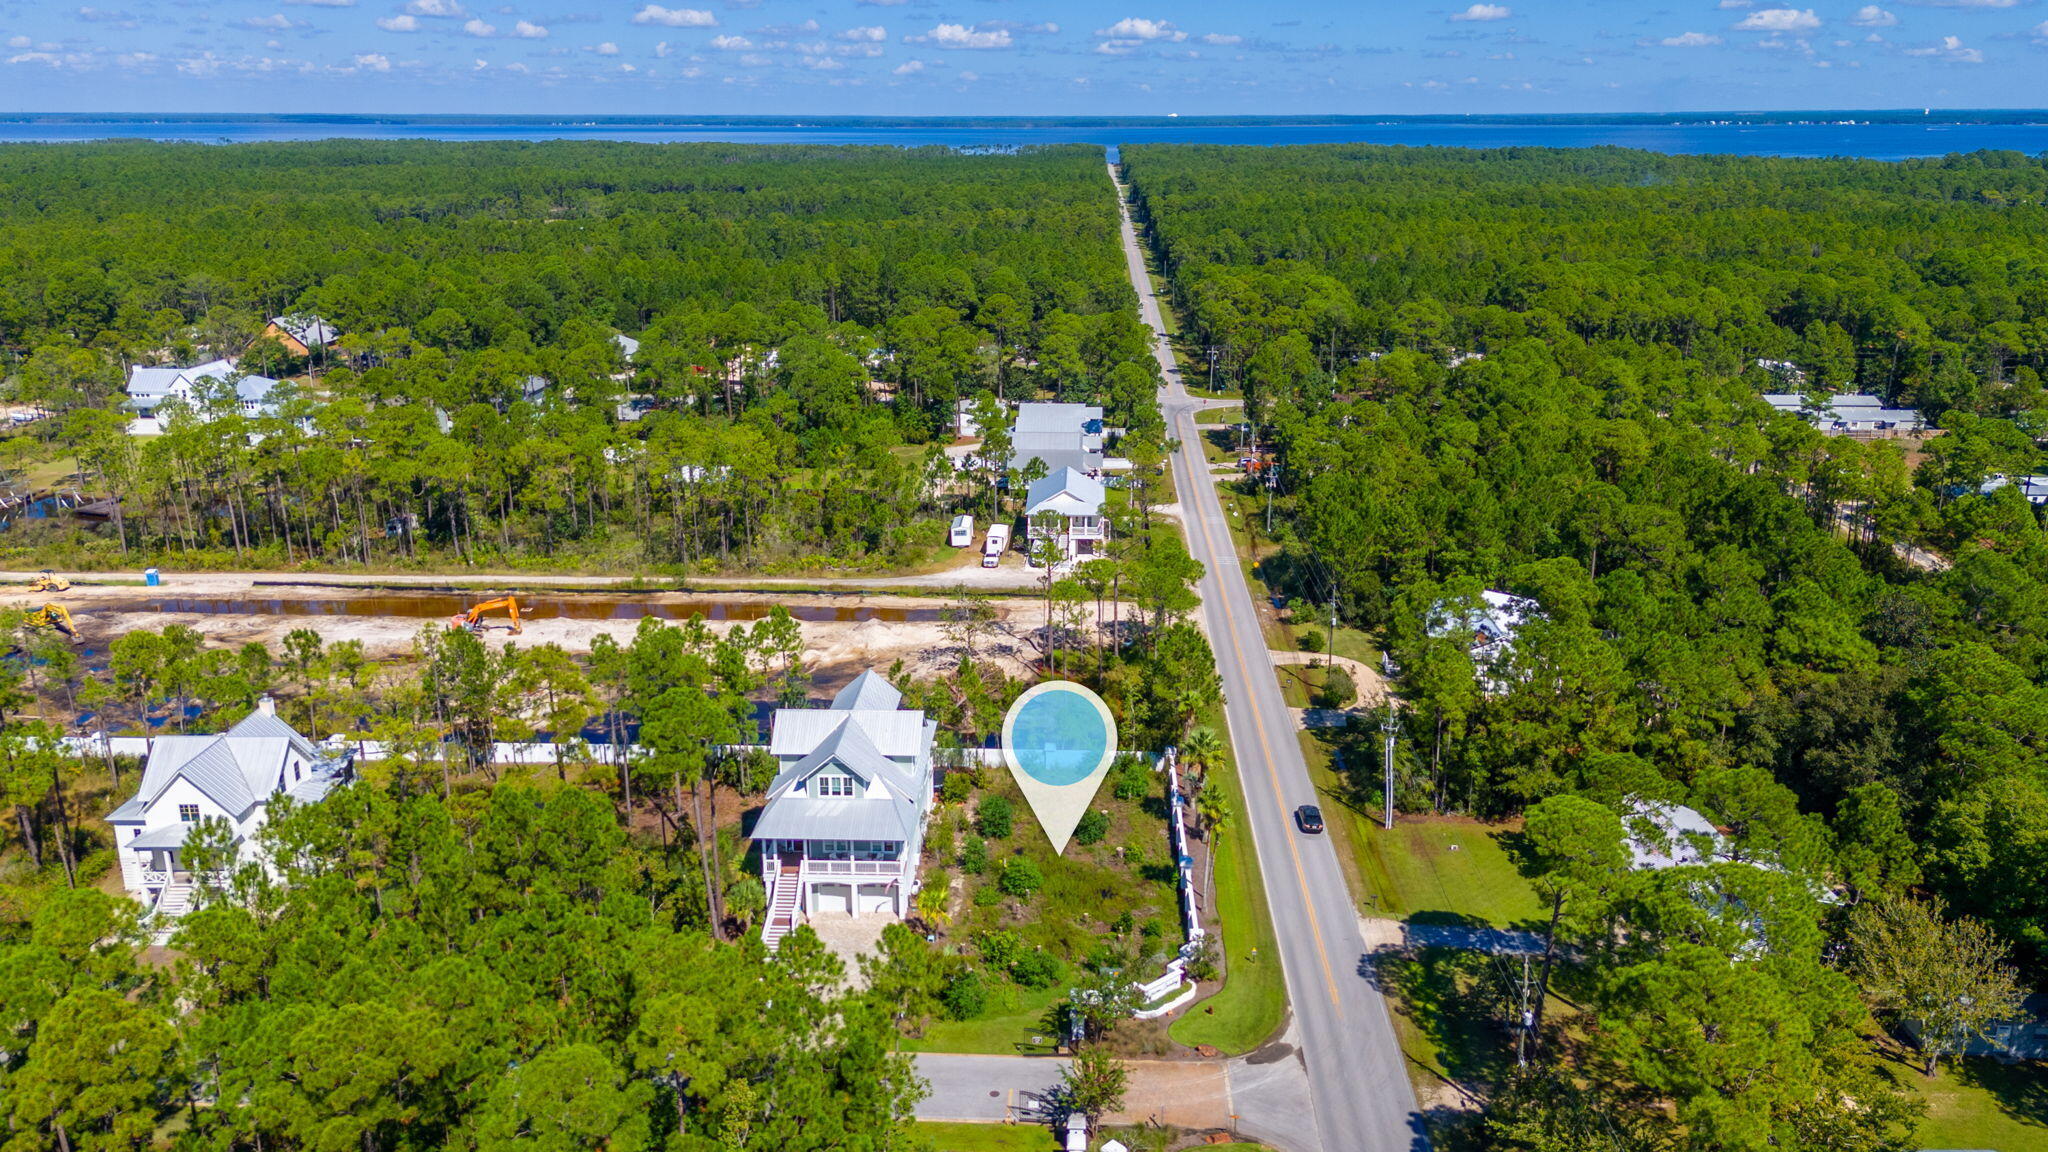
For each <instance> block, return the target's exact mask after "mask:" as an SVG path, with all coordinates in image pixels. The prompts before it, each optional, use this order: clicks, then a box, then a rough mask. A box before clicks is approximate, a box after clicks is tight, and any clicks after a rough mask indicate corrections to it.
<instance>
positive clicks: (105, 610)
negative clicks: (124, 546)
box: [0, 573, 1045, 678]
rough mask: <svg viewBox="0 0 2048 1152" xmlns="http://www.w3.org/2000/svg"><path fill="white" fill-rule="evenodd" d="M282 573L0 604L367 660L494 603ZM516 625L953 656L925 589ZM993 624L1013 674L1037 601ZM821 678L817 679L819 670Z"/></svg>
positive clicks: (574, 607) (998, 654)
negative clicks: (762, 621) (763, 634)
mask: <svg viewBox="0 0 2048 1152" xmlns="http://www.w3.org/2000/svg"><path fill="white" fill-rule="evenodd" d="M289 579H290V578H289V577H279V576H275V575H251V574H239V573H238V574H210V573H195V574H191V575H183V574H176V575H169V576H166V577H165V580H164V583H163V584H162V585H161V586H159V587H155V588H143V587H137V586H135V585H133V584H123V585H104V584H99V585H96V584H85V583H75V584H74V585H73V586H72V588H71V590H70V591H68V592H62V593H53V594H46V595H36V594H33V593H30V592H29V591H28V590H27V588H26V587H25V586H23V585H19V584H17V585H15V586H14V587H13V588H11V589H8V588H0V603H19V604H22V605H25V606H35V605H40V604H43V603H58V604H62V605H64V606H65V607H66V608H67V609H69V610H70V612H71V613H72V618H73V620H74V621H75V622H76V624H77V627H78V630H79V633H80V634H81V635H82V636H83V637H84V639H85V643H86V645H87V646H88V647H91V648H100V649H104V647H105V646H106V644H107V643H108V642H109V641H111V640H112V639H113V638H114V637H116V636H119V635H121V634H122V633H123V632H125V631H128V630H130V629H135V628H150V629H160V628H163V627H164V626H165V625H168V624H184V625H187V626H189V627H192V628H195V629H197V630H199V631H200V632H201V633H204V634H205V635H206V637H207V639H208V640H209V641H210V642H212V643H214V644H221V645H231V646H239V645H242V644H246V643H250V642H255V643H260V644H266V645H272V646H275V645H276V644H278V643H279V642H280V641H281V640H282V639H283V637H284V635H285V633H287V632H289V631H291V630H292V629H294V628H309V629H312V630H313V631H315V632H317V633H319V634H320V636H321V638H322V639H323V640H325V641H327V642H328V643H330V644H331V643H334V642H337V641H344V640H359V641H361V642H362V644H363V647H364V650H365V652H366V653H367V654H368V655H369V656H371V657H372V658H374V659H383V660H389V659H394V658H402V657H404V656H407V655H409V654H410V653H411V651H412V646H413V640H414V638H415V637H417V636H418V635H419V632H420V630H421V629H422V628H423V627H425V626H427V625H429V624H434V625H445V624H447V623H448V622H449V617H450V616H451V614H453V613H456V612H458V611H461V610H462V609H464V608H465V607H467V606H468V605H471V604H475V603H478V602H480V601H483V600H485V599H489V598H492V596H493V595H494V593H491V592H485V591H474V592H447V591H427V590H419V591H414V590H411V589H392V588H381V589H379V588H353V587H336V586H334V585H333V584H332V583H330V582H329V581H328V580H327V579H326V578H324V577H322V578H317V579H316V578H308V579H307V582H306V583H302V584H293V583H289V582H287V581H288V580H289ZM515 595H517V596H518V599H519V601H520V605H521V610H522V625H523V627H522V630H521V632H520V634H519V635H517V636H514V635H512V632H511V626H510V621H509V620H508V619H507V618H506V617H505V615H504V614H503V613H502V612H499V613H494V614H492V615H491V616H490V617H488V618H487V619H486V620H485V621H484V633H483V635H484V636H485V638H486V639H488V640H490V641H491V642H492V643H503V642H510V643H513V644H519V645H531V644H558V645H561V646H562V647H563V648H566V649H568V650H569V651H571V652H579V653H581V652H587V651H589V649H590V643H591V640H592V639H593V638H594V637H596V636H598V635H600V634H605V635H610V636H611V637H613V638H614V639H616V640H618V641H620V642H621V643H624V642H627V641H629V640H630V639H631V638H632V635H633V632H634V630H635V629H636V628H637V627H639V624H640V619H641V618H642V617H645V616H656V617H660V618H664V619H669V620H673V621H677V622H680V621H682V620H685V619H687V618H689V617H690V616H691V615H695V614H702V615H703V616H704V617H705V618H706V620H707V621H708V622H709V624H710V625H711V627H712V628H713V629H714V630H716V631H720V632H723V631H724V630H725V629H727V628H730V627H733V626H734V625H736V624H743V623H746V622H748V621H751V620H755V619H759V618H760V617H762V616H764V615H766V614H767V612H768V610H769V609H770V608H771V607H772V606H774V605H781V606H783V607H785V608H787V609H788V610H789V611H790V612H791V613H792V614H793V615H794V616H796V617H797V621H798V625H799V627H800V628H801V629H802V632H803V637H804V642H805V651H804V659H805V662H806V663H808V664H809V665H810V666H811V667H812V668H814V669H817V670H819V671H820V672H821V673H824V672H826V670H828V669H837V668H842V667H870V666H881V667H887V666H888V665H890V664H892V663H894V662H895V661H896V660H898V659H901V660H903V661H905V663H906V664H907V665H908V666H909V668H910V669H912V670H913V671H915V672H925V671H935V670H939V669H942V668H950V667H951V666H952V665H953V664H954V663H956V662H957V661H958V657H959V653H958V650H957V648H956V647H955V645H954V644H953V643H952V642H951V641H950V640H949V639H948V637H947V634H946V633H947V630H946V627H945V625H944V621H943V614H944V611H945V609H946V605H947V601H945V600H943V599H940V598H936V597H931V596H884V595H868V594H861V593H847V594H830V593H817V592H811V593H807V594H806V593H788V594H782V593H774V592H628V591H620V590H616V589H597V588H593V589H592V590H590V591H588V592H582V591H577V592H559V591H552V592H535V593H523V592H522V593H516V594H515ZM988 603H989V604H990V605H991V607H993V608H994V610H995V621H994V623H993V625H991V626H990V627H989V628H988V629H987V630H986V631H985V633H984V635H983V636H982V638H981V639H980V641H979V642H978V644H979V647H980V649H981V651H982V652H983V655H984V657H985V658H987V657H992V658H993V659H995V660H996V661H997V662H998V663H1000V664H1002V665H1003V666H1004V667H1005V670H1007V671H1010V672H1012V673H1021V672H1023V671H1024V670H1025V664H1026V663H1027V662H1028V661H1030V660H1031V659H1033V657H1034V656H1035V654H1036V643H1037V639H1036V636H1037V630H1038V629H1039V628H1040V627H1042V626H1043V624H1044V620H1045V617H1044V605H1043V603H1042V602H1039V601H1035V600H1032V599H1030V598H1028V597H1016V598H1003V599H996V600H992V601H989V602H988ZM821 678H822V677H821Z"/></svg>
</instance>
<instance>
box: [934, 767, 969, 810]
mask: <svg viewBox="0 0 2048 1152" xmlns="http://www.w3.org/2000/svg"><path fill="white" fill-rule="evenodd" d="M973 794H974V777H973V776H971V775H969V774H968V773H966V772H960V771H953V772H948V773H946V778H945V779H944V780H943V781H941V782H940V783H939V799H941V800H943V801H945V802H946V803H948V804H965V803H967V798H968V797H969V796H972V795H973Z"/></svg>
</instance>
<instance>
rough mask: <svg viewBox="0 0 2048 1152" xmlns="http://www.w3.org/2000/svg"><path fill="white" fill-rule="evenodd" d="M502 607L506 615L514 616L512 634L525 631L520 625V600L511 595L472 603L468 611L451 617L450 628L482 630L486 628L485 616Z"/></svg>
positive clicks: (449, 620) (472, 630)
mask: <svg viewBox="0 0 2048 1152" xmlns="http://www.w3.org/2000/svg"><path fill="white" fill-rule="evenodd" d="M501 608H502V609H504V610H505V613H506V615H508V616H510V617H512V634H513V635H514V636H517V635H519V633H520V632H521V631H523V629H522V628H520V626H519V601H518V599H516V598H515V597H511V596H500V597H498V598H497V599H496V600H486V601H484V602H483V603H481V604H472V605H471V606H470V608H469V610H468V611H467V612H457V613H456V614H455V615H453V616H451V617H449V618H448V626H449V627H450V628H467V629H469V630H470V631H471V632H482V631H483V630H484V617H485V616H486V615H488V614H490V613H492V612H495V611H497V610H499V609H501Z"/></svg>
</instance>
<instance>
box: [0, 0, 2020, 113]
mask: <svg viewBox="0 0 2048 1152" xmlns="http://www.w3.org/2000/svg"><path fill="white" fill-rule="evenodd" d="M693 5H704V6H703V7H694V6H693ZM0 42H4V45H5V47H4V49H0V51H4V55H0V60H4V61H5V63H4V64H0V107H4V108H5V109H6V110H9V111H101V112H113V111H122V112H142V111H195V112H451V113H454V112H467V113H491V112H504V113H578V112H580V113H646V114H665V113H759V114H825V113H849V114H855V113H857V114H896V115H920V114H923V115H929V114H1030V113H1036V114H1053V113H1066V114H1104V115H1111V114H1164V113H1180V114H1183V115H1204V114H1284V113H1308V112H1321V113H1359V114H1367V113H1416V112H1573V111H1589V112H1604V111H1669V110H1676V109H1722V108H1727V109H1769V108H1897V107H1909V106H1911V107H1917V106H1923V105H1932V106H1936V107H1951V108H1960V107H1986V108H1990V107H2039V106H2042V105H2044V104H2048V85H2044V84H2043V81H2042V76H2043V72H2044V69H2048V5H2044V4H2039V3H2036V2H2035V0H1913V2H1908V0H1883V2H1882V3H1876V4H1861V3H1843V4H1816V5H1814V6H1813V7H1804V6H1801V7H1778V6H1776V3H1775V2H1774V0H1687V2H1685V3H1678V4H1654V3H1653V4H1640V3H1623V2H1617V0H1585V2H1580V3H1568V2H1558V0H1551V2H1546V3H1526V2H1523V0H1501V2H1499V3H1484V2H1482V3H1472V4H1470V5H1469V6H1465V7H1459V6H1456V5H1452V6H1446V7H1423V6H1416V5H1390V4H1385V3H1360V2H1356V0H1353V2H1336V0H1296V2H1294V3H1291V4H1272V3H1261V4H1252V3H1241V2H1240V3H1217V2H1201V0H1195V2H1189V0H1172V2H1167V3H1150V4H1130V3H1123V2H1121V0H1114V3H1113V6H1110V5H1108V4H1106V3H1103V2H1093V3H1091V2H1079V0H827V2H824V3H820V2H818V0H675V6H670V5H668V4H659V3H649V2H646V0H93V2H92V3H90V4H85V5H80V4H77V3H75V2H70V0H0Z"/></svg>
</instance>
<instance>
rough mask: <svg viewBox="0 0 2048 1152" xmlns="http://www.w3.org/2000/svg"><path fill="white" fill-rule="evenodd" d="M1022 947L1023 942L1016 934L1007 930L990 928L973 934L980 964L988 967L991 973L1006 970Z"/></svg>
mask: <svg viewBox="0 0 2048 1152" xmlns="http://www.w3.org/2000/svg"><path fill="white" fill-rule="evenodd" d="M1023 946H1024V942H1023V941H1021V940H1019V939H1017V934H1016V933H1015V932H1012V931H1010V930H1009V929H1007V928H992V929H990V930H989V931H987V932H976V933H975V934H974V947H975V950H976V951H978V952H980V953H981V962H982V963H983V964H986V965H988V967H989V971H991V972H999V971H1001V970H1003V969H1005V968H1008V967H1009V966H1010V964H1011V962H1012V961H1014V960H1016V959H1017V953H1018V951H1019V950H1020V949H1022V948H1023Z"/></svg>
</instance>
